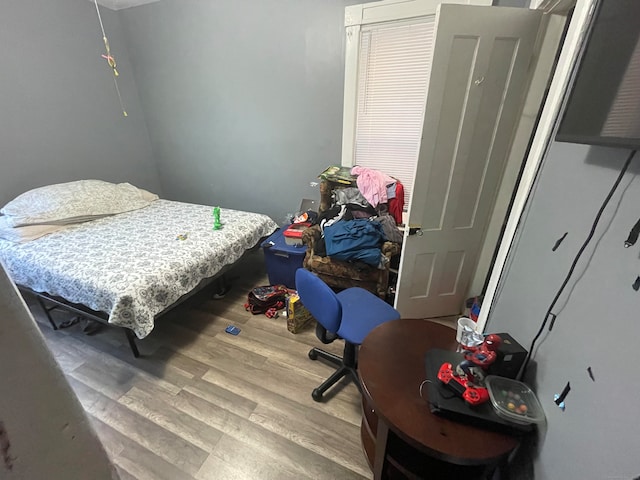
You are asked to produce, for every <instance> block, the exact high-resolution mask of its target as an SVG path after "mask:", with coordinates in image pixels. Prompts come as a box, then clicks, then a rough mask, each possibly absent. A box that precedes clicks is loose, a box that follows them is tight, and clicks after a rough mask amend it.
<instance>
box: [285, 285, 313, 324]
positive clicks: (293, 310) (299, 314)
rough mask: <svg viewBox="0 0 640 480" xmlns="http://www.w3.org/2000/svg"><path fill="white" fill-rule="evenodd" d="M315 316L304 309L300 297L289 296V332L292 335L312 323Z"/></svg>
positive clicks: (295, 295)
mask: <svg viewBox="0 0 640 480" xmlns="http://www.w3.org/2000/svg"><path fill="white" fill-rule="evenodd" d="M312 320H314V318H313V316H312V315H311V313H310V312H309V310H307V309H306V308H304V305H302V301H300V297H299V296H298V295H297V294H293V295H290V296H289V299H288V300H287V330H289V331H290V332H291V333H299V332H300V331H301V330H302V329H303V328H304V327H306V326H307V325H308V324H309V323H311V321H312Z"/></svg>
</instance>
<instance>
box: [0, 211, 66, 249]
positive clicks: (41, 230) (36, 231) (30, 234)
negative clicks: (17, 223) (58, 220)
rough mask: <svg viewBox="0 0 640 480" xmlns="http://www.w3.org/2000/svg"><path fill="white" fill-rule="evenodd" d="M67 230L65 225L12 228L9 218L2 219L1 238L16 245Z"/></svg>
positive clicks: (0, 219)
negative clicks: (8, 223) (8, 221)
mask: <svg viewBox="0 0 640 480" xmlns="http://www.w3.org/2000/svg"><path fill="white" fill-rule="evenodd" d="M64 228H66V227H65V226H64V225H27V226H26V227H10V226H8V225H7V217H0V238H2V239H3V240H8V241H10V242H14V243H23V242H30V241H31V240H35V239H36V238H40V237H43V236H44V235H48V234H49V233H53V232H57V231H58V230H62V229H64Z"/></svg>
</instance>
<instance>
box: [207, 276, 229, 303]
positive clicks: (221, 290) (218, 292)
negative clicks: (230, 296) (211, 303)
mask: <svg viewBox="0 0 640 480" xmlns="http://www.w3.org/2000/svg"><path fill="white" fill-rule="evenodd" d="M229 290H231V284H230V283H229V281H228V279H227V276H226V275H225V274H222V275H221V276H220V278H218V280H216V284H215V291H214V292H213V295H212V298H213V299H220V298H224V296H225V295H226V294H227V293H229Z"/></svg>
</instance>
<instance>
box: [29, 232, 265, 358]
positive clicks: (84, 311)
mask: <svg viewBox="0 0 640 480" xmlns="http://www.w3.org/2000/svg"><path fill="white" fill-rule="evenodd" d="M261 241H262V239H261V240H260V241H259V242H258V243H257V244H256V245H255V246H253V247H251V248H249V249H247V250H246V251H245V252H244V253H243V254H242V256H241V257H240V258H239V259H238V260H237V261H236V262H234V263H233V264H230V265H225V266H224V267H223V268H222V269H221V270H220V271H219V272H218V273H217V274H215V275H214V276H213V277H209V278H205V279H203V280H202V281H201V282H200V283H199V284H198V285H197V286H196V287H195V288H194V289H193V290H191V291H189V292H187V293H185V294H184V295H182V296H181V297H180V298H179V299H178V300H177V301H176V302H175V303H173V304H171V305H169V306H168V307H167V308H165V309H164V310H163V311H162V312H160V313H158V314H157V315H156V316H155V319H158V318H159V317H161V316H162V315H164V314H166V313H167V312H169V311H170V310H173V309H174V308H175V307H177V306H178V305H181V304H182V303H184V302H185V301H186V300H188V299H189V298H191V297H192V296H193V295H195V294H197V293H199V292H200V291H202V290H203V289H204V288H206V287H208V286H210V285H211V284H213V283H214V282H219V286H218V289H217V290H216V292H215V294H217V295H224V294H226V293H227V292H228V291H229V290H230V288H231V285H230V283H229V282H228V278H227V276H226V273H227V272H228V271H229V270H230V269H231V268H233V266H234V265H236V264H237V263H238V262H240V261H241V260H242V259H243V258H245V256H246V255H247V254H248V253H249V252H253V251H255V250H256V249H258V248H260V243H261ZM17 287H18V289H19V290H20V292H21V293H22V294H24V293H28V294H31V295H33V296H35V297H36V299H37V301H38V303H39V305H40V307H41V308H42V310H43V311H44V313H45V315H46V317H47V320H49V323H50V324H51V327H52V328H53V329H54V330H58V329H59V327H58V325H56V323H55V322H54V320H53V318H52V317H51V311H52V310H55V309H58V308H59V309H62V310H66V311H68V312H73V313H77V314H78V315H81V316H83V317H86V318H88V319H90V320H95V321H97V322H99V323H101V324H103V325H107V326H109V327H116V328H121V329H123V330H124V333H125V335H126V336H127V342H128V343H129V347H130V348H131V352H132V353H133V356H134V357H135V358H139V357H140V351H139V350H138V346H137V344H136V336H135V334H134V333H133V330H131V329H130V328H127V327H120V326H117V325H113V324H111V323H109V315H108V314H107V313H106V312H99V311H96V310H92V309H91V308H89V307H87V306H85V305H82V304H79V303H72V302H69V301H67V300H65V299H64V298H62V297H57V296H54V295H49V294H47V293H43V292H36V291H34V290H32V289H30V288H29V287H26V286H24V285H17ZM46 302H49V303H52V304H53V305H50V306H47V304H46Z"/></svg>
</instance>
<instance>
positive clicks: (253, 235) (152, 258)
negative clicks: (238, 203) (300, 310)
mask: <svg viewBox="0 0 640 480" xmlns="http://www.w3.org/2000/svg"><path fill="white" fill-rule="evenodd" d="M212 210H213V208H212V207H209V206H205V205H195V204H188V203H182V202H174V201H169V200H156V201H155V202H152V203H151V204H150V205H149V206H147V207H144V208H141V209H139V210H134V211H131V212H125V213H120V214H117V215H113V216H110V217H105V218H100V219H97V220H93V221H91V222H86V223H82V224H77V225H72V226H69V227H68V228H66V229H64V230H62V231H59V232H56V233H52V234H50V235H46V236H44V237H41V238H39V239H37V240H34V241H31V242H27V243H12V242H8V241H5V240H0V260H1V261H2V262H3V264H4V265H5V268H6V269H7V271H8V273H9V275H10V276H11V278H12V279H13V281H14V282H15V283H17V284H18V285H21V286H25V287H28V288H30V289H31V290H34V291H36V292H41V293H47V294H49V295H53V296H59V297H62V298H64V299H65V300H67V301H68V302H71V303H79V304H82V305H85V306H87V307H89V308H91V309H93V310H96V311H101V312H105V313H107V314H108V316H109V323H111V324H113V325H117V326H120V327H127V328H130V329H131V330H133V331H134V333H135V334H136V336H137V337H138V338H144V337H145V336H147V335H148V334H149V333H150V332H151V331H152V329H153V327H154V320H155V318H156V316H157V315H158V314H159V313H161V312H162V311H164V310H165V309H167V308H168V307H170V306H171V305H172V304H174V303H175V302H177V301H178V300H179V299H180V297H182V296H183V295H185V294H187V293H189V292H190V291H191V290H193V289H194V288H195V287H196V286H198V284H200V282H201V281H203V280H204V279H207V278H210V277H213V276H215V275H216V274H217V273H218V272H220V271H221V270H222V269H223V268H224V267H225V266H227V265H230V264H232V263H234V262H235V261H237V260H238V259H239V258H240V257H241V256H242V255H243V253H244V252H245V251H246V250H247V249H250V248H251V247H253V246H255V245H256V244H257V243H258V242H259V240H260V239H261V238H262V237H265V236H267V235H269V234H271V233H272V232H273V231H274V230H275V229H276V228H277V227H278V225H277V224H276V223H275V222H274V221H273V220H272V219H271V218H269V217H268V216H266V215H262V214H257V213H251V212H243V211H237V210H230V209H224V208H223V209H221V214H220V218H221V222H222V228H220V229H219V230H214V229H213V223H214V222H213V216H212Z"/></svg>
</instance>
